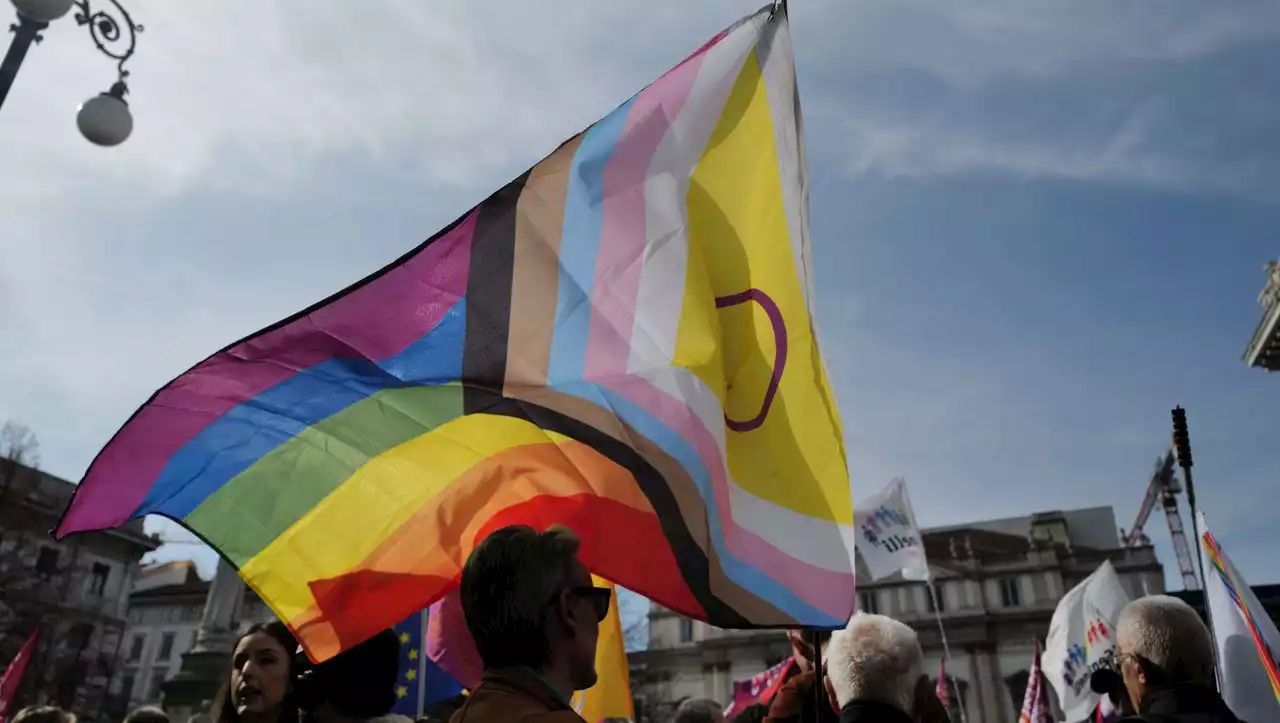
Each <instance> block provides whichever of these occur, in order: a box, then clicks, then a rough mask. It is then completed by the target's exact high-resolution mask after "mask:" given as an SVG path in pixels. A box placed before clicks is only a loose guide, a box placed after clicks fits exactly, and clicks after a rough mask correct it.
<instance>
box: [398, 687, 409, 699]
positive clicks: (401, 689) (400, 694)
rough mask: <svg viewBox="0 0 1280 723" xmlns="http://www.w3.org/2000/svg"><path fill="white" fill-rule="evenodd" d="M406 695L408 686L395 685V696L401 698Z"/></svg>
mask: <svg viewBox="0 0 1280 723" xmlns="http://www.w3.org/2000/svg"><path fill="white" fill-rule="evenodd" d="M406 695H409V689H408V688H406V687H404V686H403V685H400V686H396V697H397V698H403V697H405V696H406Z"/></svg>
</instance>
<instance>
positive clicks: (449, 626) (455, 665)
mask: <svg viewBox="0 0 1280 723" xmlns="http://www.w3.org/2000/svg"><path fill="white" fill-rule="evenodd" d="M427 658H428V659H430V660H431V662H433V663H435V664H436V665H438V666H440V669H441V670H443V671H444V672H446V673H448V674H449V675H450V676H451V677H452V678H453V679H454V680H456V681H458V683H459V684H461V685H462V687H464V688H466V689H467V690H475V687H476V686H477V685H480V678H481V677H482V676H484V663H483V662H481V660H480V653H478V652H476V644H475V642H474V641H472V639H471V632H470V631H468V630H467V618H466V616H465V615H463V613H462V594H461V593H460V592H459V590H458V588H456V587H455V588H454V589H453V591H452V592H450V593H449V594H448V595H445V596H444V597H442V598H440V600H439V601H437V602H436V603H435V604H434V605H432V606H431V610H430V612H429V613H428V614H427Z"/></svg>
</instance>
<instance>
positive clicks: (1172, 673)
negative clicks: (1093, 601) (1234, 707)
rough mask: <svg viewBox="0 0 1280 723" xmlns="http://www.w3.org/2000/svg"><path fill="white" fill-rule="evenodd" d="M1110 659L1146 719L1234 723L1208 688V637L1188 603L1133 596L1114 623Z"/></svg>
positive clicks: (1210, 667)
mask: <svg viewBox="0 0 1280 723" xmlns="http://www.w3.org/2000/svg"><path fill="white" fill-rule="evenodd" d="M1116 664H1117V665H1118V666H1119V667H1120V674H1121V676H1123V678H1124V687H1125V689H1126V690H1127V691H1128V693H1129V698H1130V700H1131V701H1132V702H1133V706H1134V708H1136V709H1137V711H1138V715H1137V716H1134V717H1130V718H1125V719H1123V720H1125V721H1135V722H1136V721H1146V722H1147V723H1238V721H1239V719H1238V718H1236V716H1235V714H1234V713H1232V712H1231V709H1230V708H1228V707H1227V704H1226V703H1224V702H1223V700H1222V697H1221V696H1219V695H1218V693H1217V692H1216V691H1215V690H1214V673H1213V639H1212V638H1211V637H1210V635H1209V628H1208V627H1207V626H1206V625H1205V624H1204V622H1203V621H1201V620H1200V616H1199V615H1197V614H1196V611H1195V610H1193V609H1192V608H1191V606H1190V605H1188V604H1186V603H1185V602H1183V601H1181V600H1179V599H1177V598H1175V597H1169V596H1167V595H1150V596H1147V597H1143V598H1138V599H1137V600H1134V601H1133V602H1131V603H1129V604H1128V605H1126V606H1125V607H1124V610H1122V611H1121V612H1120V621H1119V622H1118V623H1117V624H1116Z"/></svg>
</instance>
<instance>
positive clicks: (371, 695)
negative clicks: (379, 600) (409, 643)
mask: <svg viewBox="0 0 1280 723" xmlns="http://www.w3.org/2000/svg"><path fill="white" fill-rule="evenodd" d="M399 674H400V639H399V637H397V636H396V634H395V631H393V630H383V631H382V632H380V633H378V634H377V635H375V636H373V637H372V638H369V639H368V640H366V641H364V642H363V643H360V644H359V645H357V646H355V647H353V648H349V649H347V650H344V651H342V652H341V653H339V654H337V655H335V656H333V657H332V658H329V659H328V660H326V661H324V662H323V663H320V664H318V665H315V666H312V667H311V668H310V670H308V671H307V673H306V682H305V683H304V684H303V687H304V688H305V689H306V690H305V691H304V693H305V697H306V698H307V701H306V702H305V704H303V705H304V707H305V708H308V709H309V712H310V713H311V714H312V715H313V716H314V717H315V719H316V720H317V721H322V722H323V721H333V720H340V719H357V720H363V719H367V718H377V717H380V716H384V715H386V714H388V713H390V712H391V709H392V708H393V707H394V706H395V704H396V679H397V677H398V676H399Z"/></svg>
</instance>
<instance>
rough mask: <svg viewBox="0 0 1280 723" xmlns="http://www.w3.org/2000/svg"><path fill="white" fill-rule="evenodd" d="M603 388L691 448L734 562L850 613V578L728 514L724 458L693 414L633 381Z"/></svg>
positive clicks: (821, 605)
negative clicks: (776, 544) (785, 548)
mask: <svg viewBox="0 0 1280 723" xmlns="http://www.w3.org/2000/svg"><path fill="white" fill-rule="evenodd" d="M604 386H606V387H607V388H609V389H611V390H612V391H614V392H617V393H618V394H621V395H622V396H624V397H626V398H627V399H629V400H631V401H632V402H633V403H635V404H637V405H639V406H640V407H642V408H643V409H644V410H645V411H647V412H648V413H649V414H652V415H653V416H654V417H657V418H658V419H660V420H661V421H662V422H663V423H664V424H666V425H667V426H669V427H671V428H672V429H673V430H675V431H676V433H677V434H678V435H679V436H680V438H681V439H684V440H686V441H688V442H690V443H691V444H692V445H693V447H694V450H695V451H696V452H697V453H698V457H699V459H701V460H702V463H703V465H705V466H706V468H707V470H708V471H709V472H710V474H711V480H712V487H713V488H714V489H713V491H712V494H713V495H714V496H715V506H716V511H717V515H718V517H719V519H720V525H721V528H722V529H723V532H724V540H725V544H726V545H727V546H728V548H729V552H730V553H732V554H733V556H734V557H737V558H738V559H740V560H742V561H743V562H746V563H748V564H750V565H751V566H753V567H756V568H758V569H760V570H768V571H769V574H770V576H771V577H773V578H774V579H775V580H777V581H778V582H779V583H780V584H781V585H782V586H783V587H785V588H787V589H788V590H791V591H792V592H794V593H795V594H796V595H797V596H798V597H800V599H802V600H804V601H805V602H807V603H809V604H810V605H812V606H813V607H815V608H817V609H818V610H821V611H822V612H824V613H826V614H828V615H831V616H832V617H840V616H841V615H843V614H845V613H847V612H848V602H847V601H848V600H849V599H850V598H852V597H853V590H854V577H853V574H852V573H843V572H833V571H831V570H826V569H823V568H820V567H817V566H815V565H812V564H810V563H807V562H805V561H804V560H799V559H797V558H794V557H792V556H791V555H788V554H787V553H785V552H783V551H781V550H779V549H778V548H777V547H774V546H773V545H772V544H770V543H769V542H768V541H767V540H765V539H764V538H762V537H760V536H759V535H758V534H756V533H755V532H752V531H751V530H747V529H744V528H742V527H740V526H739V525H738V524H737V522H735V521H734V519H733V516H732V515H731V514H730V509H731V508H730V503H729V480H728V478H727V477H726V476H725V471H724V458H723V457H722V456H721V454H720V448H719V446H718V445H717V444H716V440H715V437H713V436H712V435H711V432H710V431H708V430H707V427H706V425H704V424H703V423H702V420H701V419H699V418H698V415H697V414H696V413H694V411H693V410H692V409H690V408H689V407H688V406H687V405H686V404H684V403H683V402H681V401H680V400H678V399H675V398H674V397H672V396H671V395H669V394H667V393H666V392H664V391H662V390H661V389H658V388H657V387H655V386H654V385H653V384H651V383H650V382H649V380H647V379H644V378H643V377H639V376H636V375H628V376H626V377H622V378H620V379H616V380H613V381H611V382H609V383H608V384H605V385H604ZM817 591H822V594H821V595H820V596H817V595H815V594H814V593H815V592H817Z"/></svg>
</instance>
